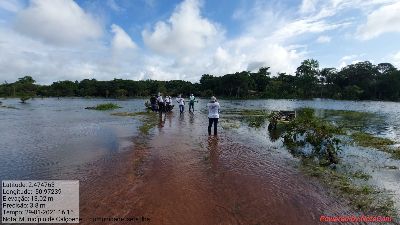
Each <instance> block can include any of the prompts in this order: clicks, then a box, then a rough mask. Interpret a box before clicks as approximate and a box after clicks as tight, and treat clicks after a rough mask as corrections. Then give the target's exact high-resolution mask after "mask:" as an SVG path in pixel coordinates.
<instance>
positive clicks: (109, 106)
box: [85, 103, 121, 111]
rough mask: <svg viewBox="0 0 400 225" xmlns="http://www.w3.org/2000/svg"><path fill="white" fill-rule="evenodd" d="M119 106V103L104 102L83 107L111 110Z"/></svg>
mask: <svg viewBox="0 0 400 225" xmlns="http://www.w3.org/2000/svg"><path fill="white" fill-rule="evenodd" d="M118 108H121V107H120V106H119V105H117V104H114V103H104V104H98V105H96V106H94V107H86V108H85V109H93V110H101V111H103V110H113V109H118Z"/></svg>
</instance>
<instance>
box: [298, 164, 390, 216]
mask: <svg viewBox="0 0 400 225" xmlns="http://www.w3.org/2000/svg"><path fill="white" fill-rule="evenodd" d="M301 169H302V171H303V172H305V173H306V174H308V175H310V176H312V177H316V178H318V179H319V180H321V181H322V183H324V184H325V185H326V186H328V187H330V188H333V189H334V190H336V191H337V192H338V194H340V195H341V196H342V197H344V198H346V199H348V200H349V201H350V203H351V205H352V206H354V207H355V208H356V209H359V210H362V211H364V212H368V213H377V214H380V215H385V216H392V217H395V216H396V210H395V207H394V202H393V200H391V199H390V198H389V197H386V196H385V194H384V192H382V191H379V190H376V189H375V188H374V187H372V186H370V185H368V184H363V183H362V182H361V184H359V185H356V184H355V182H353V181H352V179H351V177H352V178H353V179H354V178H355V179H359V180H367V179H369V177H370V176H368V175H366V174H363V173H358V174H357V173H355V174H350V175H346V174H343V173H340V172H338V171H336V170H334V169H331V168H330V167H325V166H320V165H318V164H315V163H314V162H312V161H311V160H307V159H303V160H302V163H301Z"/></svg>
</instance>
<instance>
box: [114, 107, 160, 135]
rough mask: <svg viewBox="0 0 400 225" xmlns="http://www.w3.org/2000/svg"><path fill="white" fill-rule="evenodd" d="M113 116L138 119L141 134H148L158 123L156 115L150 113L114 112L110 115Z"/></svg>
mask: <svg viewBox="0 0 400 225" xmlns="http://www.w3.org/2000/svg"><path fill="white" fill-rule="evenodd" d="M111 115H113V116H133V117H136V116H138V117H140V121H141V122H142V125H141V126H140V127H139V131H140V133H142V134H149V131H150V130H151V128H153V127H155V126H156V125H157V124H158V123H159V120H158V119H159V118H158V117H157V115H159V114H157V113H154V112H152V111H149V110H148V111H141V112H115V113H111Z"/></svg>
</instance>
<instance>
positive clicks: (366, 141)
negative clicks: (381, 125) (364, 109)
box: [351, 132, 394, 150]
mask: <svg viewBox="0 0 400 225" xmlns="http://www.w3.org/2000/svg"><path fill="white" fill-rule="evenodd" d="M351 137H352V138H353V140H354V141H355V142H356V143H357V144H358V145H360V146H362V147H372V148H376V149H379V150H386V149H388V146H389V145H393V144H394V141H392V140H390V139H388V138H382V137H375V136H373V135H371V134H368V133H363V132H354V133H352V134H351Z"/></svg>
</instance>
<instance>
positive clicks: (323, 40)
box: [317, 35, 332, 43]
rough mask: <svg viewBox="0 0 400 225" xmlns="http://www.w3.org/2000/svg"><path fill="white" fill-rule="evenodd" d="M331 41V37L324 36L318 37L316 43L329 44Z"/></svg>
mask: <svg viewBox="0 0 400 225" xmlns="http://www.w3.org/2000/svg"><path fill="white" fill-rule="evenodd" d="M331 40H332V39H331V37H329V36H325V35H322V36H319V37H318V38H317V42H318V43H329V42H331Z"/></svg>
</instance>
